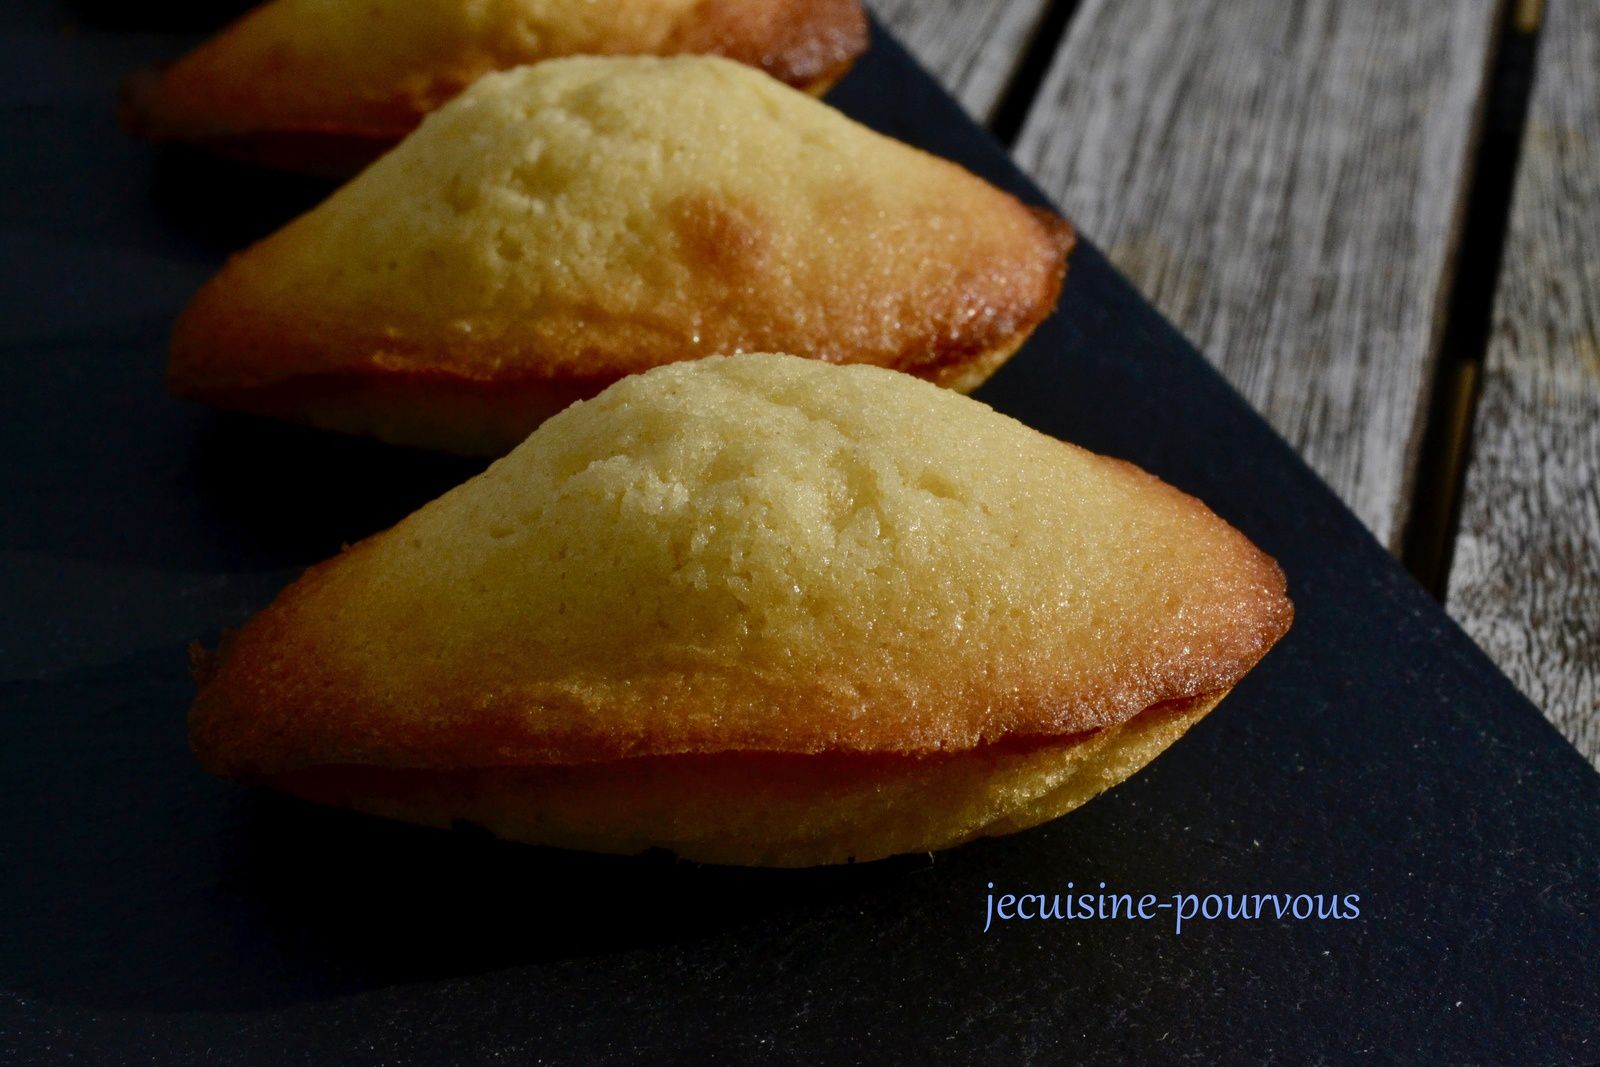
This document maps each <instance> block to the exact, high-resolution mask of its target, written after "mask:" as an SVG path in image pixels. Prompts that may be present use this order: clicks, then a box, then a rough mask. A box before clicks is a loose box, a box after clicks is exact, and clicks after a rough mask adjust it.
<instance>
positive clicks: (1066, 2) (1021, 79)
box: [989, 0, 1079, 150]
mask: <svg viewBox="0 0 1600 1067" xmlns="http://www.w3.org/2000/svg"><path fill="white" fill-rule="evenodd" d="M1078 4H1079V0H1050V3H1049V5H1048V6H1047V7H1046V8H1045V11H1044V14H1043V16H1041V17H1040V19H1039V22H1038V25H1036V26H1035V27H1034V31H1033V36H1032V37H1030V38H1029V39H1028V45H1027V47H1026V48H1024V49H1023V51H1022V57H1021V58H1020V59H1019V60H1018V61H1017V65H1016V67H1014V68H1013V69H1012V71H1011V77H1010V78H1008V79H1007V80H1006V85H1005V88H1004V89H1003V90H1001V92H1000V99H999V100H998V101H996V102H995V106H994V111H993V112H992V113H991V114H992V116H993V117H992V118H990V120H989V132H990V133H992V134H993V135H994V137H995V140H997V141H999V142H1000V143H1001V144H1003V145H1005V146H1006V148H1007V149H1008V150H1009V149H1011V148H1014V147H1016V143H1017V135H1018V134H1019V133H1021V132H1022V124H1023V122H1024V121H1025V120H1026V119H1027V117H1028V111H1029V109H1030V108H1032V107H1033V101H1034V98H1035V97H1036V96H1038V95H1039V86H1040V85H1042V84H1044V77H1045V74H1046V73H1048V72H1049V70H1050V62H1051V60H1053V59H1054V58H1055V54H1056V50H1057V49H1059V48H1060V47H1061V45H1062V43H1063V42H1064V41H1066V39H1067V27H1068V26H1069V25H1070V24H1071V22H1072V16H1073V15H1074V14H1076V13H1077V10H1078Z"/></svg>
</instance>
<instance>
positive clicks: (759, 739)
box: [191, 355, 1291, 776]
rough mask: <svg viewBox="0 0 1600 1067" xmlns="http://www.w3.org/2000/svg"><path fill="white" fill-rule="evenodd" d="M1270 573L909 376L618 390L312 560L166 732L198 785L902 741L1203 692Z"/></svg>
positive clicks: (1242, 658)
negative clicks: (180, 723)
mask: <svg viewBox="0 0 1600 1067" xmlns="http://www.w3.org/2000/svg"><path fill="white" fill-rule="evenodd" d="M1290 617H1291V607H1290V604H1289V602H1288V600H1287V598H1286V597H1285V595H1284V581H1283V576H1282V573H1281V571H1279V569H1278V568H1277V566H1276V564H1274V563H1273V562H1272V560H1271V559H1270V558H1268V557H1267V556H1265V555H1264V554H1263V553H1261V552H1260V551H1259V550H1257V549H1256V548H1255V547H1254V546H1253V545H1251V544H1250V542H1249V541H1247V540H1246V539H1245V538H1244V537H1243V536H1242V535H1240V534H1239V533H1238V532H1237V531H1235V530H1233V529H1232V528H1231V527H1230V526H1228V525H1227V524H1226V523H1225V522H1223V521H1222V520H1220V519H1219V518H1217V517H1216V516H1215V515H1213V514H1212V513H1211V512H1210V511H1209V510H1207V509H1206V508H1205V506H1204V505H1202V504H1201V503H1200V502H1198V501H1196V500H1195V499H1193V498H1191V497H1189V496H1186V495H1185V494H1183V493H1181V492H1179V491H1177V490H1175V489H1173V488H1171V487H1169V486H1167V485H1165V484H1164V483H1162V482H1160V481H1159V480H1157V479H1156V478H1154V477H1151V476H1150V475H1148V474H1145V473H1143V472H1141V471H1139V470H1138V469H1137V468H1135V467H1132V466H1131V465H1128V464H1125V463H1121V462H1118V461H1115V460H1110V459H1106V458H1103V457H1099V456H1095V455H1093V454H1091V453H1088V452H1085V451H1083V450H1082V449H1079V448H1076V447H1074V446H1071V445H1068V444H1064V443H1062V442H1060V441H1057V440H1055V439H1053V438H1050V437H1047V436H1045V435H1042V434H1039V433H1037V432H1035V431H1033V430H1031V429H1029V428H1027V427H1025V426H1023V425H1022V424H1020V423H1018V422H1016V421H1014V420H1012V419H1010V418H1007V417H1005V416H1003V415H1000V414H998V413H996V412H994V411H993V410H992V409H990V408H988V407H986V406H985V405H983V404H980V403H978V402H976V401H973V400H970V399H968V398H966V397H963V396H960V395H959V394H956V393H952V392H950V391H948V390H942V389H939V388H936V387H934V386H932V385H930V384H928V383H925V382H922V381H919V380H917V379H915V378H912V377H910V376H907V375H903V374H897V373H894V372H890V371H885V370H881V369H878V368H872V367H843V368H841V367H834V366H829V365H826V364H821V363H818V362H815V361H810V360H803V359H798V358H793V357H788V356H771V355H759V356H757V355H750V356H740V357H730V358H712V359H707V360H701V361H695V362H690V363H682V364H674V365H670V366H667V367H663V368H660V369H657V370H654V371H651V372H649V373H647V374H643V375H639V376H636V377H631V378H628V379H625V380H623V381H622V382H619V383H618V384H617V385H615V386H613V387H611V388H610V389H608V390H606V391H605V392H604V393H603V394H601V395H600V396H599V397H598V398H596V399H594V400H591V401H586V402H583V403H580V404H578V405H576V406H574V407H571V408H568V409H567V410H566V411H564V412H562V413H561V414H560V415H557V416H556V417H554V418H553V419H551V420H550V421H549V422H547V423H545V425H544V426H543V427H542V428H541V429H540V430H539V431H537V432H536V433H535V434H534V435H533V436H532V437H530V438H529V439H528V440H527V441H526V442H525V443H524V444H522V445H521V446H520V447H519V448H518V449H517V450H516V451H514V452H512V453H511V454H510V455H509V456H507V457H506V458H504V459H502V460H501V461H499V462H498V463H496V464H494V465H493V466H491V467H490V468H489V469H488V470H487V471H486V472H485V473H483V474H482V475H480V476H479V477H477V478H474V479H472V480H471V481H469V482H467V483H465V484H464V485H462V486H460V487H458V488H457V489H455V490H453V491H451V492H450V493H447V494H446V495H445V496H443V497H441V498H440V499H438V500H437V501H435V502H433V503H431V504H429V505H427V506H425V507H424V508H422V509H421V510H419V511H418V512H416V513H415V514H413V515H411V516H410V517H408V518H406V519H405V520H403V521H402V522H400V523H399V524H398V525H396V526H395V527H393V528H392V529H390V530H388V531H386V532H384V533H381V534H378V535H376V536H374V537H371V538H369V539H367V540H365V541H363V542H361V543H359V544H357V545H356V546H354V547H353V548H351V549H349V550H347V551H346V552H344V553H343V554H342V555H340V556H339V557H337V558H335V559H333V560H331V561H329V562H328V563H325V564H323V565H321V566H318V567H315V568H313V569H312V570H311V571H309V572H308V573H307V575H306V576H305V577H304V578H302V579H301V580H300V581H299V582H297V583H295V584H294V585H292V586H291V587H290V588H289V589H288V590H286V591H285V592H284V593H283V594H282V596H280V598H279V599H278V600H277V601H276V602H275V603H274V604H273V605H272V606H271V607H269V608H268V609H267V610H266V611H264V612H263V613H261V614H260V615H258V616H257V617H256V618H255V619H253V620H251V622H250V623H248V624H247V625H246V626H245V627H244V628H243V629H242V630H240V631H239V632H237V633H235V634H233V635H232V636H231V638H230V639H229V640H228V641H227V642H226V644H225V645H224V647H223V648H222V649H221V650H220V652H219V654H218V655H217V656H216V657H215V660H214V662H213V663H212V665H211V666H210V668H209V672H208V677H207V678H206V680H205V683H204V685H203V688H202V691H201V693H200V696H199V699H198V701H197V703H196V707H195V710H194V713H193V716H192V719H191V725H192V734H193V739H194V743H195V746H196V750H197V752H198V753H199V754H200V756H201V758H202V760H203V761H204V762H206V763H207V765H208V766H210V767H212V768H213V769H215V770H218V771H220V772H222V773H230V774H237V775H242V776H252V775H254V776H260V775H264V774H271V773H277V772H284V771H291V770H295V769H298V768H304V767H314V766H321V765H348V764H358V765H372V766H388V767H420V768H462V767H485V766H515V765H523V764H530V763H549V762H567V763H571V762H583V761H600V760H608V759H618V758H624V757H636V756H659V755H673V754H683V753H716V752H746V753H753V752H769V753H817V752H829V751H832V752H866V753H871V752H879V753H886V752H887V753H909V754H919V753H920V754H928V753H934V752H941V751H944V752H950V751H960V750H966V749H972V748H975V747H977V746H980V745H984V744H988V743H994V742H997V741H1001V740H1003V739H1005V738H1008V737H1029V736H1039V737H1048V736H1061V735H1066V734H1074V733H1081V732H1084V731H1089V730H1095V729H1100V728H1104V727H1108V726H1112V725H1115V724H1117V723H1120V722H1124V721H1126V720H1128V719H1130V718H1131V717H1133V716H1134V715H1136V714H1138V713H1139V712H1141V711H1142V710H1144V709H1147V708H1149V707H1151V706H1153V705H1157V704H1162V703H1165V702H1171V701H1181V700H1192V699H1196V698H1200V697H1203V696H1206V695H1211V694H1220V693H1222V692H1225V691H1226V690H1227V689H1228V688H1229V687H1231V686H1232V685H1233V684H1234V683H1235V682H1236V681H1237V680H1238V679H1239V678H1240V677H1241V676H1242V675H1243V674H1244V673H1245V672H1246V671H1247V670H1248V669H1249V668H1250V667H1251V666H1252V665H1253V664H1254V663H1255V662H1256V661H1257V660H1258V659H1259V658H1260V657H1261V656H1262V655H1263V654H1264V653H1265V652H1266V650H1267V649H1268V648H1269V647H1270V646H1271V645H1272V643H1273V642H1274V641H1276V640H1277V638H1278V637H1279V636H1281V635H1282V633H1283V632H1284V631H1285V630H1286V629H1287V627H1288V625H1289V620H1290Z"/></svg>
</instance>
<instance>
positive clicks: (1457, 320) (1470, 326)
mask: <svg viewBox="0 0 1600 1067" xmlns="http://www.w3.org/2000/svg"><path fill="white" fill-rule="evenodd" d="M1538 16H1539V4H1538V3H1537V0H1533V2H1530V0H1517V2H1515V3H1510V4H1507V5H1506V10H1505V12H1504V15H1503V18H1504V22H1503V24H1502V25H1501V27H1500V32H1499V35H1498V39H1497V43H1496V47H1495V50H1494V52H1495V57H1494V60H1493V65H1492V70H1491V74H1490V78H1489V84H1488V87H1487V89H1486V91H1485V93H1484V97H1483V99H1484V109H1485V113H1484V116H1483V118H1482V119H1481V120H1480V123H1479V130H1480V133H1479V137H1478V143H1477V145H1476V146H1475V148H1474V151H1473V153H1472V162H1471V168H1472V173H1471V177H1470V183H1471V184H1470V186H1469V190H1468V193H1467V198H1466V206H1465V211H1464V215H1463V219H1462V223H1461V226H1460V227H1459V229H1458V232H1459V233H1460V235H1461V236H1460V239H1459V240H1458V242H1457V244H1456V248H1455V254H1454V256H1453V257H1452V264H1453V269H1452V275H1451V281H1450V285H1449V288H1448V297H1447V298H1446V301H1445V306H1444V314H1443V318H1442V321H1441V323H1440V326H1439V331H1440V332H1439V343H1438V350H1437V355H1436V357H1435V359H1436V363H1435V369H1434V375H1433V389H1432V393H1431V397H1430V401H1429V406H1428V413H1427V417H1426V421H1425V423H1424V429H1423V434H1422V443H1421V446H1420V448H1419V450H1418V454H1417V459H1416V462H1415V463H1414V464H1413V465H1412V468H1411V469H1412V475H1411V486H1410V493H1409V496H1410V500H1411V508H1410V511H1409V513H1408V516H1409V517H1408V518H1407V521H1406V526H1405V531H1404V533H1403V535H1402V538H1401V547H1400V560H1401V562H1402V563H1404V564H1405V566H1406V569H1407V570H1409V571H1410V572H1411V573H1412V575H1413V576H1414V577H1415V578H1416V579H1417V581H1419V582H1421V583H1422V585H1423V586H1424V587H1425V588H1426V589H1427V590H1428V591H1429V592H1430V593H1432V594H1433V595H1434V596H1435V597H1436V598H1438V599H1439V600H1441V601H1442V600H1443V599H1444V597H1445V589H1446V586H1447V585H1448V582H1449V577H1450V564H1451V559H1452V556H1453V554H1454V548H1455V540H1456V534H1457V531H1458V530H1459V528H1460V522H1461V495H1462V489H1463V485H1464V482H1465V478H1466V466H1467V464H1466V460H1467V449H1468V447H1469V445H1470V442H1471V437H1472V423H1473V417H1474V415H1475V413H1476V409H1477V404H1478V387H1479V381H1480V376H1481V373H1482V369H1483V361H1484V355H1485V353H1486V352H1487V350H1488V347H1489V331H1490V323H1491V316H1492V312H1493V308H1494V299H1495V290H1496V286H1497V283H1498V281H1499V276H1500V263H1501V258H1502V255H1503V253H1504V251H1505V242H1506V234H1507V230H1508V229H1509V228H1510V220H1511V197H1512V193H1513V192H1514V190H1515V186H1516V175H1517V162H1518V159H1519V158H1520V156H1521V154H1522V135H1523V129H1524V127H1525V126H1526V124H1527V119H1528V101H1529V97H1530V95H1531V92H1532V87H1533V68H1534V63H1535V61H1536V58H1537V46H1538V31H1539V17H1538Z"/></svg>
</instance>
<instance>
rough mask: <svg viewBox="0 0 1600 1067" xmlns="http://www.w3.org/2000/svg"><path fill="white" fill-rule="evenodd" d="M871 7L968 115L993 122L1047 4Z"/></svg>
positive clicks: (1002, 1) (972, 1) (983, 0)
mask: <svg viewBox="0 0 1600 1067" xmlns="http://www.w3.org/2000/svg"><path fill="white" fill-rule="evenodd" d="M867 6H868V7H870V8H871V9H872V12H873V14H875V15H877V16H878V18H880V19H882V20H883V22H884V24H885V25H886V26H888V27H889V28H890V29H891V30H893V31H894V34H895V36H896V37H898V38H899V39H900V40H901V41H902V42H904V44H905V46H906V47H907V48H908V49H910V51H911V54H912V55H914V56H916V57H917V59H918V61H920V62H921V63H922V65H923V66H925V67H927V68H928V69H929V70H930V71H932V72H933V73H934V74H935V75H936V76H937V77H938V78H939V80H940V81H942V82H944V84H945V87H946V88H947V89H949V90H950V92H951V93H952V94H954V95H955V97H956V99H957V100H960V101H961V104H962V106H963V107H965V108H966V109H967V113H968V114H970V115H972V116H973V117H974V118H977V119H978V120H979V121H980V122H988V121H989V120H990V119H991V118H992V117H993V116H994V109H995V106H996V105H997V104H998V103H999V102H1000V96H1001V94H1002V93H1003V92H1004V91H1005V88H1006V85H1007V83H1009V82H1010V80H1011V76H1012V74H1013V73H1015V71H1016V69H1017V64H1018V62H1019V61H1020V60H1021V58H1022V53H1023V52H1024V50H1026V48H1027V46H1028V42H1029V40H1030V39H1031V38H1032V37H1033V32H1034V30H1035V29H1037V28H1038V25H1039V20H1040V19H1041V18H1042V17H1043V16H1044V12H1045V8H1046V7H1047V6H1048V0H867Z"/></svg>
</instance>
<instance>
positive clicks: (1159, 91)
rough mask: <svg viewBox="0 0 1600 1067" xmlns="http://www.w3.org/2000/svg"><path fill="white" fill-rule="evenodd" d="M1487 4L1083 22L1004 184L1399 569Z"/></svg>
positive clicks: (1158, 14) (1481, 80)
mask: <svg viewBox="0 0 1600 1067" xmlns="http://www.w3.org/2000/svg"><path fill="white" fill-rule="evenodd" d="M1499 12H1500V0H1451V2H1450V3H1438V2H1436V0H1392V2H1377V0H1304V2H1299V3H1284V2H1282V0H1085V2H1084V4H1083V6H1082V7H1081V8H1080V9H1079V10H1078V11H1077V13H1076V15H1075V16H1074V18H1073V21H1072V24H1071V26H1070V32H1069V35H1068V39H1067V41H1066V43H1065V45H1064V46H1063V47H1062V49H1061V50H1060V52H1059V53H1058V54H1057V56H1056V57H1055V60H1054V62H1053V64H1052V66H1051V69H1050V70H1049V72H1048V73H1047V74H1046V76H1045V80H1044V83H1043V86H1042V88H1041V91H1040V94H1039V98H1038V99H1037V101H1036V102H1035V104H1034V107H1033V110H1032V112H1031V113H1030V115H1029V117H1028V120H1027V122H1026V123H1025V125H1024V127H1023V130H1022V134H1021V137H1020V138H1019V143H1018V146H1017V155H1018V158H1019V161H1020V162H1021V163H1022V164H1023V165H1024V166H1025V167H1026V168H1028V169H1029V170H1030V171H1031V172H1032V173H1033V175H1034V176H1035V177H1036V178H1037V179H1038V180H1039V181H1040V182H1041V183H1042V184H1043V185H1044V187H1045V188H1046V189H1048V190H1049V191H1050V192H1051V193H1052V194H1053V195H1054V196H1055V197H1056V198H1057V200H1058V202H1059V203H1060V204H1061V206H1062V208H1063V209H1064V210H1065V211H1066V212H1067V214H1068V215H1069V216H1070V217H1072V218H1073V219H1074V220H1075V221H1076V222H1077V223H1078V224H1079V225H1080V227H1081V228H1082V229H1083V230H1084V232H1085V233H1087V235H1088V236H1089V237H1090V238H1092V239H1094V240H1096V241H1098V242H1099V243H1100V244H1101V246H1102V247H1104V248H1105V249H1106V250H1107V251H1108V252H1109V254H1110V255H1111V258H1112V259H1113V260H1114V261H1115V262H1116V263H1117V265H1118V266H1119V267H1121V268H1122V270H1123V271H1124V272H1126V273H1127V274H1128V275H1129V276H1130V277H1131V278H1132V279H1133V281H1134V282H1135V283H1136V284H1137V285H1139V286H1140V287H1141V288H1142V289H1143V290H1144V291H1145V292H1146V293H1147V294H1149V295H1150V296H1151V297H1152V298H1153V299H1154V301H1155V302H1156V304H1157V305H1158V306H1159V307H1160V308H1161V309H1162V310H1163V311H1164V312H1165V313H1166V314H1167V315H1168V316H1169V317H1170V318H1171V319H1172V320H1173V321H1174V322H1175V323H1176V324H1177V325H1178V326H1179V327H1180V328H1181V329H1182V330H1184V331H1185V332H1186V333H1187V334H1188V335H1189V337H1190V338H1192V339H1193V340H1194V341H1195V342H1196V343H1197V344H1198V345H1199V346H1200V348H1201V349H1202V350H1203V351H1205V352H1206V353H1207V354H1208V355H1209V356H1210V357H1211V358H1212V359H1213V360H1214V361H1216V363H1217V364H1218V365H1219V366H1220V367H1221V369H1222V371H1223V372H1224V373H1225V374H1226V375H1227V376H1228V377H1229V378H1230V379H1231V380H1232V381H1233V382H1234V384H1235V385H1236V386H1237V387H1238V388H1239V389H1240V390H1241V391H1242V392H1243V393H1244V394H1245V396H1246V397H1248V398H1249V400H1250V401H1251V402H1252V403H1253V404H1255V406H1256V407H1257V408H1258V409H1259V410H1261V411H1262V412H1263V413H1264V414H1265V415H1266V416H1267V417H1268V419H1270V420H1271V421H1272V423H1273V424H1274V425H1275V426H1276V427H1277V428H1278V429H1279V431H1280V432H1282V433H1283V434H1284V435H1285V436H1286V437H1287V438H1288V439H1289V440H1290V441H1292V442H1293V443H1294V444H1295V445H1296V446H1298V447H1299V449H1300V450H1301V452H1302V453H1303V454H1304V455H1305V456H1306V458H1307V459H1308V460H1309V461H1310V463H1311V464H1312V466H1313V467H1315V468H1316V469H1317V470H1318V471H1319V472H1321V474H1322V475H1323V476H1324V477H1325V478H1327V480H1328V481H1329V482H1330V483H1331V484H1332V485H1333V487H1334V488H1335V489H1336V490H1337V491H1338V492H1339V493H1340V494H1341V495H1342V496H1343V497H1344V499H1345V500H1346V501H1347V502H1349V503H1350V505H1351V506H1352V507H1353V508H1354V509H1355V511H1356V513H1357V514H1358V515H1360V516H1361V518H1362V520H1363V521H1365V522H1366V523H1367V525H1368V526H1369V527H1370V528H1371V529H1372V530H1373V532H1374V533H1376V534H1377V536H1378V537H1379V538H1380V539H1381V540H1383V541H1384V542H1385V543H1386V544H1388V545H1389V546H1390V547H1391V548H1396V547H1398V541H1399V536H1400V532H1401V531H1402V530H1403V528H1404V524H1405V518H1406V514H1405V513H1406V502H1407V500H1408V498H1409V496H1410V492H1409V490H1410V481H1411V478H1412V474H1413V468H1414V465H1415V460H1416V453H1417V451H1418V446H1419V444H1420V440H1421V431H1422V425H1423V422H1424V420H1425V418H1426V409H1427V400H1428V391H1429V388H1428V387H1429V383H1430V376H1431V373H1432V368H1433V364H1434V356H1435V353H1436V349H1437V338H1438V326H1439V321H1440V317H1441V312H1442V310H1443V307H1444V304H1445V300H1444V296H1445V294H1446V292H1447V290H1448V287H1449V286H1448V282H1449V277H1448V274H1449V264H1450V252H1451V250H1452V246H1453V244H1454V240H1455V235H1456V231H1457V229H1458V226H1457V220H1458V216H1459V209H1460V207H1461V205H1462V203H1463V201H1464V199H1465V196H1466V192H1467V185H1468V182H1467V178H1466V175H1467V172H1468V167H1467V165H1466V164H1467V162H1468V159H1469V156H1470V151H1471V147H1472V141H1473V133H1474V130H1475V126H1476V123H1477V121H1478V117H1479V114H1480V110H1481V108H1480V102H1481V100H1482V97H1483V92H1484V89H1485V83H1486V81H1487V74H1488V69H1489V59H1490V58H1491V55H1492V46H1493V42H1494V39H1495V27H1496V25H1497V18H1498V16H1499Z"/></svg>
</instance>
